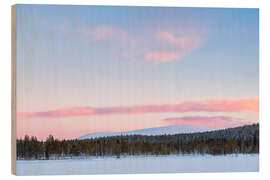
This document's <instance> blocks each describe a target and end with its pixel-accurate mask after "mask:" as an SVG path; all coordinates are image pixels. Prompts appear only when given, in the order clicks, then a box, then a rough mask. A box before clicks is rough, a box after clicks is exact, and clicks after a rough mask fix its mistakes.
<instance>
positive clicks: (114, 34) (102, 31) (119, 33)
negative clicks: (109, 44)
mask: <svg viewBox="0 0 270 180" xmlns="http://www.w3.org/2000/svg"><path fill="white" fill-rule="evenodd" d="M78 32H79V33H80V34H81V35H82V36H83V38H84V39H86V40H87V41H90V42H95V41H105V40H108V39H114V40H121V41H129V40H132V37H131V36H130V35H129V34H128V33H127V32H126V31H124V30H122V29H120V28H116V27H111V26H106V25H101V26H97V27H85V28H80V29H78Z"/></svg>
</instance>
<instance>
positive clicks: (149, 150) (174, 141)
mask: <svg viewBox="0 0 270 180" xmlns="http://www.w3.org/2000/svg"><path fill="white" fill-rule="evenodd" d="M16 143H17V159H25V160H28V159H29V160H30V159H61V158H63V157H74V156H115V157H117V158H120V157H121V156H126V155H130V156H131V155H169V154H212V155H223V154H238V153H259V124H253V125H246V126H241V127H236V128H228V129H222V130H216V131H209V132H201V133H188V134H175V135H158V136H145V135H125V136H112V137H101V138H94V139H85V140H77V139H74V140H58V139H55V138H54V137H53V136H52V135H49V136H48V138H47V139H46V141H39V140H38V139H37V138H36V137H34V136H33V137H29V136H28V135H26V136H25V137H24V139H17V142H16Z"/></svg>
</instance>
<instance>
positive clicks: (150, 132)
mask: <svg viewBox="0 0 270 180" xmlns="http://www.w3.org/2000/svg"><path fill="white" fill-rule="evenodd" d="M212 130H217V128H214V127H208V126H198V125H173V126H163V127H156V128H146V129H139V130H133V131H125V132H97V133H90V134H86V135H84V136H81V137H79V138H77V139H78V140H83V139H93V138H100V137H111V136H121V135H146V136H155V135H165V134H166V135H173V134H183V133H195V132H206V131H212Z"/></svg>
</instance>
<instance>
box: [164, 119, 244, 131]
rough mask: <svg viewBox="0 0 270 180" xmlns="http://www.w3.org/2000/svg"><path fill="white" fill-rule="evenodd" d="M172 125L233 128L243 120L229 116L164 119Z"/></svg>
mask: <svg viewBox="0 0 270 180" xmlns="http://www.w3.org/2000/svg"><path fill="white" fill-rule="evenodd" d="M165 121H166V122H168V123H170V124H174V125H176V124H177V125H203V126H210V127H224V128H225V127H234V126H240V125H243V124H244V123H243V119H241V118H235V117H230V116H186V117H173V118H167V119H165Z"/></svg>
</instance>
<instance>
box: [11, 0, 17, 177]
mask: <svg viewBox="0 0 270 180" xmlns="http://www.w3.org/2000/svg"><path fill="white" fill-rule="evenodd" d="M16 16H17V13H16V5H13V6H11V173H12V174H14V175H16V157H17V155H16V58H17V48H16V47H17V43H16V41H17V37H16V35H17V33H16V32H17V31H16Z"/></svg>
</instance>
